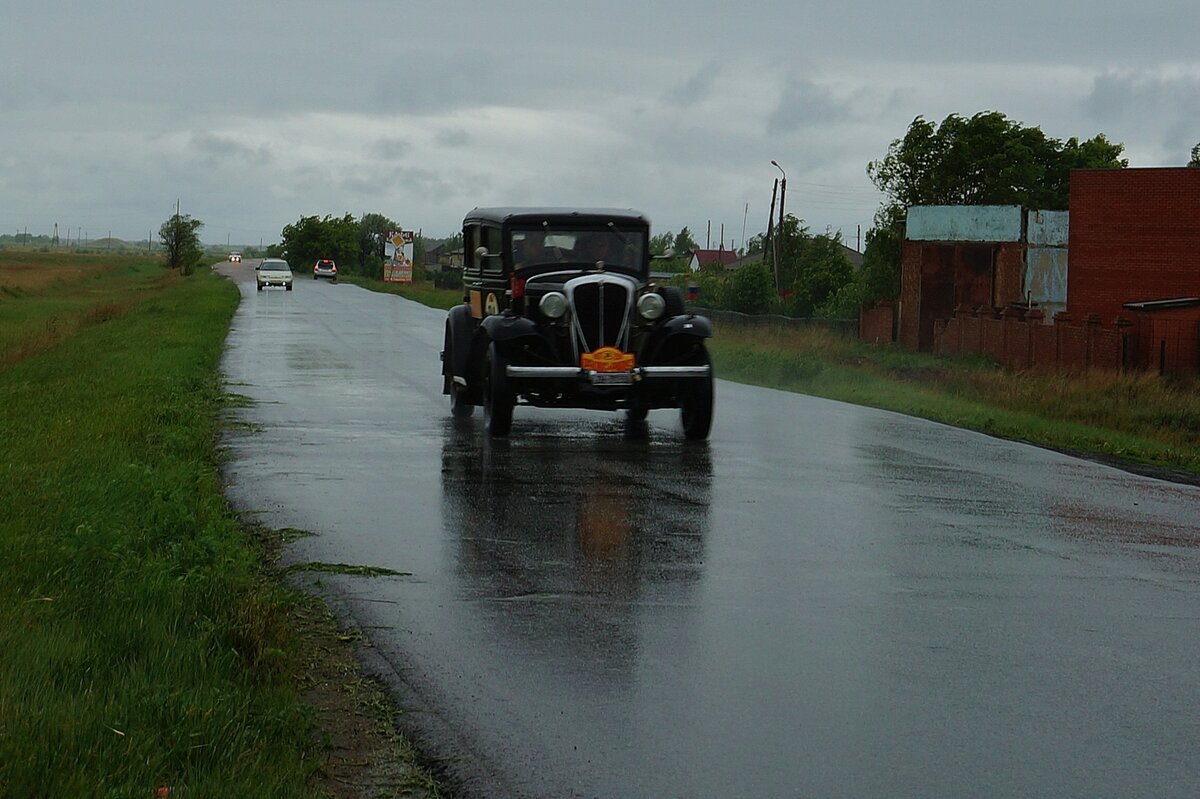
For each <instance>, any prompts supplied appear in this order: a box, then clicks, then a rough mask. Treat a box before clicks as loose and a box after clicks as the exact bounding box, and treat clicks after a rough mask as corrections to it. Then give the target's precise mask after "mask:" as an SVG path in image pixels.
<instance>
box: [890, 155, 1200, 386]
mask: <svg viewBox="0 0 1200 799" xmlns="http://www.w3.org/2000/svg"><path fill="white" fill-rule="evenodd" d="M1070 202H1071V210H1070V213H1069V224H1067V223H1066V222H1067V220H1065V219H1063V220H1061V221H1060V220H1057V219H1055V218H1054V216H1053V214H1054V213H1056V212H1051V216H1050V217H1047V220H1048V221H1049V223H1050V225H1049V228H1048V231H1049V232H1050V233H1051V234H1052V235H1051V236H1049V237H1043V236H1042V235H1041V233H1040V232H1038V231H1039V228H1040V227H1041V226H1042V220H1041V217H1042V214H1043V213H1044V212H1037V211H1029V212H1026V216H1025V217H1024V224H1023V226H1022V227H1021V228H1020V230H1019V232H1018V231H1017V229H1016V227H1015V223H1014V220H1013V216H1012V209H1010V208H1004V207H993V208H989V207H988V206H979V207H976V208H973V209H972V208H971V207H956V208H945V207H941V208H939V207H936V206H933V207H925V208H911V209H909V221H910V231H909V235H908V236H907V237H906V241H905V242H904V250H903V253H902V275H901V297H900V309H899V343H900V344H901V346H903V347H905V348H908V349H921V350H925V349H932V350H933V351H934V352H935V353H943V354H965V353H968V352H983V353H987V354H990V355H993V356H994V357H996V358H997V359H998V360H1000V361H1001V362H1002V363H1005V364H1006V365H1009V366H1011V367H1014V368H1029V367H1043V366H1044V367H1050V368H1058V369H1066V370H1069V371H1075V370H1083V371H1087V370H1089V369H1116V370H1124V369H1147V370H1151V371H1157V372H1159V373H1174V374H1196V373H1200V169H1196V168H1187V167H1175V168H1153V169H1104V170H1077V171H1074V172H1072V173H1071V197H1070ZM1064 216H1065V215H1064ZM914 221H915V222H916V223H917V224H916V225H915V226H914V225H913V222H914ZM1068 228H1069V230H1068ZM1063 243H1065V244H1066V246H1065V247H1063V246H1061V245H1062V244H1063ZM1068 254H1069V260H1070V264H1069V267H1070V268H1069V272H1068V269H1067V256H1068ZM1060 303H1061V304H1060ZM1059 308H1065V311H1064V312H1062V313H1055V311H1056V310H1057V309H1059ZM1051 322H1052V323H1053V330H1051V329H1038V328H1039V327H1044V326H1047V325H1048V324H1049V323H1051ZM1027 328H1028V329H1027Z"/></svg>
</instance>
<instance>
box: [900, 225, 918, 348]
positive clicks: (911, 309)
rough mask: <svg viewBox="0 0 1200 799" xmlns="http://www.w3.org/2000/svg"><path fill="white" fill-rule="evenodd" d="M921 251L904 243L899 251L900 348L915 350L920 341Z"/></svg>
mask: <svg viewBox="0 0 1200 799" xmlns="http://www.w3.org/2000/svg"><path fill="white" fill-rule="evenodd" d="M921 251H922V247H921V245H920V244H918V243H914V242H909V241H906V242H904V245H903V247H902V248H901V250H900V308H899V314H900V326H899V331H898V333H897V338H898V339H899V342H900V346H901V347H903V348H904V349H906V350H916V349H917V345H918V343H919V342H920V340H921V317H920V314H921Z"/></svg>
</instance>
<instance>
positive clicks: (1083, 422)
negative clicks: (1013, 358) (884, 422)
mask: <svg viewBox="0 0 1200 799" xmlns="http://www.w3.org/2000/svg"><path fill="white" fill-rule="evenodd" d="M710 349H711V351H712V354H713V362H714V368H715V369H716V372H717V374H718V375H719V376H720V377H722V378H726V379H729V380H736V381H739V382H743V383H750V384H753V385H761V386H769V387H773V388H781V389H785V390H788V391H796V392H800V393H805V394H812V395H815V396H820V397H827V398H829V399H836V400H842V401H845V402H852V403H856V404H859V405H868V406H871V407H876V408H884V409H887V410H893V411H898V412H900V413H905V414H909V415H912V416H920V417H922V418H926V419H932V420H936V421H940V422H944V423H946V424H951V425H954V426H957V427H963V428H967V429H970V430H977V431H979V432H983V433H988V434H991V435H996V436H1001V437H1004V438H1011V439H1016V440H1020V441H1028V442H1030V443H1033V444H1038V445H1040V446H1045V447H1050V448H1053V449H1060V450H1064V451H1068V452H1075V453H1079V454H1084V455H1092V456H1099V457H1104V458H1113V459H1119V460H1125V461H1131V462H1133V463H1140V464H1146V465H1150V466H1155V467H1160V468H1166V469H1174V470H1179V471H1184V472H1189V473H1192V474H1200V392H1197V390H1196V389H1197V383H1196V382H1195V381H1194V380H1193V381H1183V382H1170V381H1164V380H1161V379H1160V378H1158V377H1157V376H1155V375H1146V374H1135V375H1115V374H1092V375H1074V376H1065V375H1055V374H1042V373H1019V374H1017V373H1010V372H1005V371H1003V370H1001V369H999V368H998V367H996V366H995V365H993V364H991V363H989V362H987V361H985V360H981V359H953V360H951V359H935V358H933V357H932V356H929V355H925V354H921V353H910V352H904V351H900V350H897V349H895V348H892V347H883V348H878V347H870V346H867V345H865V344H862V343H861V342H858V341H854V340H850V339H846V338H844V337H841V336H837V335H834V334H831V333H826V332H823V331H786V330H778V329H765V330H764V329H748V328H739V327H736V326H730V325H724V326H718V328H717V331H716V335H715V336H714V338H713V340H712V341H711V343H710Z"/></svg>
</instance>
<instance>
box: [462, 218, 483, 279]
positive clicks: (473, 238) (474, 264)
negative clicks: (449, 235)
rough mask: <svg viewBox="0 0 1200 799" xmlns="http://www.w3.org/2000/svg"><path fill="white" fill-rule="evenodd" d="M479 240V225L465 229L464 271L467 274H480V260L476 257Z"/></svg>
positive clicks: (468, 226)
mask: <svg viewBox="0 0 1200 799" xmlns="http://www.w3.org/2000/svg"><path fill="white" fill-rule="evenodd" d="M479 239H480V234H479V225H467V226H466V227H464V228H463V269H464V271H466V272H475V273H478V272H479V268H480V264H479V259H478V258H477V257H476V255H475V249H476V248H477V247H479Z"/></svg>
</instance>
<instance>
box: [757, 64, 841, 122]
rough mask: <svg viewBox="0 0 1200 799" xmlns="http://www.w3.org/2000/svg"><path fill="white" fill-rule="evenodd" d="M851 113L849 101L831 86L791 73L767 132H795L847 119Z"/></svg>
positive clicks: (770, 119) (769, 120)
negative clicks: (840, 98)
mask: <svg viewBox="0 0 1200 799" xmlns="http://www.w3.org/2000/svg"><path fill="white" fill-rule="evenodd" d="M852 116H853V115H852V108H851V106H850V104H849V103H848V102H847V101H844V100H838V99H836V98H835V97H834V96H833V92H831V91H830V90H829V89H827V88H825V87H824V86H821V85H819V84H817V83H814V82H813V81H811V80H808V79H806V78H795V77H792V78H789V79H788V82H787V85H786V86H785V87H784V89H783V94H782V95H781V96H780V98H779V105H778V106H777V107H776V109H775V112H774V113H773V114H771V116H770V118H769V119H768V120H767V132H768V133H771V134H778V133H794V132H796V131H798V130H800V129H802V128H808V127H812V126H815V125H830V124H836V123H839V122H845V121H846V120H849V119H851V118H852Z"/></svg>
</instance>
